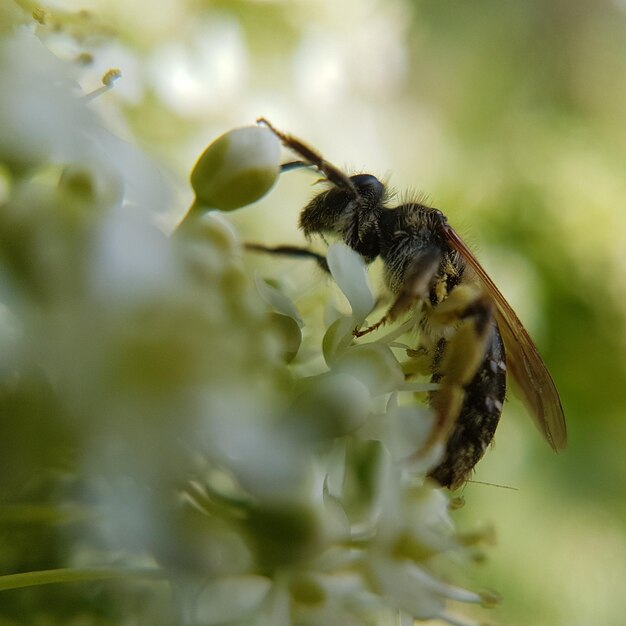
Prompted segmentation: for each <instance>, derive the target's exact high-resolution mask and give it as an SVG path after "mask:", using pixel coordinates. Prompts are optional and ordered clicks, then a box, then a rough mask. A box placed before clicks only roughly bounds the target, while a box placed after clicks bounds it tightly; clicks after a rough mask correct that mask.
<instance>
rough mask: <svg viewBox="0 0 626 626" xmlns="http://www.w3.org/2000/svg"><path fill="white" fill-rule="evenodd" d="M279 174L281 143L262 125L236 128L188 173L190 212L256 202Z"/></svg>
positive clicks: (220, 140) (210, 149)
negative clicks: (191, 195)
mask: <svg viewBox="0 0 626 626" xmlns="http://www.w3.org/2000/svg"><path fill="white" fill-rule="evenodd" d="M279 174H280V141H279V140H278V138H277V137H276V136H275V135H274V133H272V131H271V130H269V129H268V128H265V127H261V126H247V127H245V128H236V129H235V130H231V131H229V132H227V133H225V134H224V135H222V136H221V137H218V138H217V139H216V140H215V141H214V142H213V143H212V144H211V145H210V146H209V147H208V148H207V149H206V150H205V151H204V152H203V153H202V156H201V157H200V158H199V159H198V161H197V163H196V165H195V166H194V168H193V171H192V172H191V186H192V187H193V190H194V192H195V194H196V200H195V202H194V206H193V207H192V210H198V209H203V208H204V209H219V210H221V211H232V210H233V209H238V208H240V207H243V206H246V205H248V204H251V203H252V202H256V201H257V200H258V199H259V198H261V197H262V196H264V195H265V194H266V193H267V192H268V191H269V190H270V189H271V187H272V185H273V184H274V182H275V181H276V179H277V178H278V175H279Z"/></svg>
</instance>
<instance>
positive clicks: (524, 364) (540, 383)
mask: <svg viewBox="0 0 626 626" xmlns="http://www.w3.org/2000/svg"><path fill="white" fill-rule="evenodd" d="M444 236H445V238H446V240H447V242H448V243H449V244H450V246H451V247H452V248H453V249H454V250H456V251H457V252H458V253H459V254H461V255H462V256H463V258H464V259H465V261H466V262H467V264H468V265H469V266H470V267H471V268H472V269H473V270H474V272H475V273H476V274H477V276H478V278H479V279H480V281H481V282H482V283H483V285H484V286H485V288H486V290H487V292H488V293H489V295H490V296H491V297H492V298H493V300H494V302H495V304H496V318H497V322H498V327H499V329H500V333H501V335H502V339H503V341H504V346H505V349H506V362H507V371H508V372H509V373H510V374H511V376H512V378H513V380H514V382H515V383H516V391H517V392H518V395H519V396H520V398H521V399H522V401H523V402H524V404H525V405H526V408H527V409H528V411H529V412H530V414H531V416H532V417H533V419H534V421H535V423H536V424H537V426H538V427H539V430H541V432H542V433H543V434H544V436H545V438H546V439H547V441H548V443H549V444H550V445H551V446H552V448H554V450H562V449H564V448H565V445H566V443H567V429H566V426H565V416H564V415H563V407H562V406H561V400H560V398H559V392H558V391H557V390H556V386H555V385H554V381H553V380H552V376H550V372H548V369H547V367H546V365H545V363H544V362H543V360H542V358H541V356H539V352H537V348H536V347H535V344H534V343H533V340H532V339H531V338H530V335H529V334H528V332H527V331H526V329H525V328H524V326H523V325H522V322H521V321H520V319H519V318H518V317H517V315H516V314H515V311H513V309H512V308H511V305H510V304H509V303H508V302H507V301H506V299H505V298H504V296H503V295H502V294H501V293H500V290H499V289H498V288H497V287H496V286H495V284H494V282H493V281H492V280H491V278H489V276H488V274H487V272H485V270H484V269H483V268H482V266H481V265H480V263H479V262H478V260H477V259H476V257H475V256H474V255H473V254H472V252H471V251H470V250H469V248H468V247H467V246H466V245H465V243H464V242H463V240H462V239H461V238H460V237H459V235H458V234H457V233H456V232H455V231H454V229H452V228H451V227H450V226H446V227H445V228H444Z"/></svg>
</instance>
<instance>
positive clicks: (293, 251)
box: [244, 243, 330, 274]
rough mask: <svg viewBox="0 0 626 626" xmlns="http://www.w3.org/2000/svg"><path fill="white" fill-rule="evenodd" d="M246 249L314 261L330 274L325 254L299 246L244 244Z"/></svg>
mask: <svg viewBox="0 0 626 626" xmlns="http://www.w3.org/2000/svg"><path fill="white" fill-rule="evenodd" d="M244 247H245V249H246V250H250V251H252V252H264V253H267V254H275V255H278V256H290V257H294V258H301V259H313V260H314V261H315V262H316V263H317V265H318V266H319V267H320V268H321V269H323V270H324V271H325V272H326V273H327V274H330V269H329V268H328V262H327V261H326V257H325V256H324V255H323V254H318V253H317V252H313V250H309V249H308V248H301V247H299V246H264V245H263V244H259V243H246V244H244Z"/></svg>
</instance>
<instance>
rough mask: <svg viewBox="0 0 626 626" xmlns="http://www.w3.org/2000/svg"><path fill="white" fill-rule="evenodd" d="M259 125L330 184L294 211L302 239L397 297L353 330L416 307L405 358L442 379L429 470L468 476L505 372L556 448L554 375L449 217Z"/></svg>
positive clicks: (499, 402) (299, 251)
mask: <svg viewBox="0 0 626 626" xmlns="http://www.w3.org/2000/svg"><path fill="white" fill-rule="evenodd" d="M258 123H260V124H264V125H265V126H267V127H268V128H269V129H270V130H271V131H272V132H273V133H274V134H275V135H276V136H277V137H278V139H280V141H281V142H282V144H283V145H284V146H285V147H287V148H288V149H290V150H291V151H293V152H294V153H295V154H297V155H298V157H299V160H297V161H292V162H290V163H287V164H285V165H284V166H283V170H284V171H287V170H289V169H293V168H295V167H313V168H315V169H317V170H318V171H319V172H320V173H321V174H322V175H323V176H324V179H325V180H326V181H327V182H328V183H329V185H330V186H329V188H328V189H326V190H325V191H322V192H321V193H319V194H318V195H316V196H315V197H314V198H313V199H312V200H311V201H310V202H309V203H308V204H307V205H306V206H305V207H304V209H303V210H302V212H301V213H300V221H299V226H300V228H301V229H302V231H303V232H304V235H305V236H306V238H307V239H309V240H310V239H311V238H312V237H313V236H315V235H318V236H321V237H323V238H324V237H326V236H335V237H338V238H339V239H341V240H343V241H344V242H345V243H346V244H347V245H348V246H349V247H350V248H352V249H353V250H355V251H356V252H358V253H359V254H360V255H361V256H362V257H363V259H364V260H365V261H366V262H367V263H371V262H372V261H374V260H375V259H377V258H380V259H381V260H382V263H383V268H384V281H385V283H386V286H387V288H388V289H389V291H390V292H391V294H392V295H393V298H394V300H393V302H392V304H391V306H390V307H389V309H388V311H387V312H386V313H385V315H384V316H383V317H382V318H381V319H380V320H379V321H378V322H377V323H375V324H373V325H372V326H369V327H367V328H364V329H356V330H355V332H354V335H355V336H356V337H361V336H363V335H366V334H368V333H370V332H372V331H373V330H375V329H377V328H379V327H380V326H382V325H383V324H386V323H388V322H391V321H394V320H395V319H397V318H398V317H399V316H401V315H402V314H406V313H409V312H410V311H413V310H416V309H417V308H418V307H421V312H422V315H421V317H420V318H419V322H418V323H419V326H420V329H421V332H420V339H419V342H420V343H419V345H418V346H417V348H416V349H415V350H412V351H411V356H413V357H415V360H416V363H419V362H420V361H421V362H423V363H424V364H425V367H424V369H425V370H426V371H427V372H429V373H430V376H431V381H432V382H434V383H438V386H437V389H436V390H435V391H432V392H430V393H429V404H430V406H431V408H432V409H433V411H434V415H435V426H434V428H433V429H432V433H431V435H430V437H429V441H428V442H427V444H426V447H429V446H432V445H433V444H434V443H436V442H437V441H441V442H444V443H445V451H444V454H443V458H442V459H441V461H440V462H439V463H438V465H437V466H436V467H434V468H433V469H432V470H431V471H430V473H429V476H430V477H431V478H432V479H434V480H435V481H437V482H438V483H439V484H440V485H441V486H443V487H449V488H451V489H456V488H458V487H460V486H462V485H463V484H464V483H465V482H466V481H467V480H468V477H469V476H470V474H471V472H472V470H473V468H474V466H475V465H476V463H478V461H479V460H480V459H481V458H482V456H483V454H484V453H485V450H486V448H487V446H488V445H489V444H490V443H491V441H492V440H493V437H494V434H495V431H496V427H497V425H498V422H499V420H500V415H501V413H502V408H503V403H504V399H505V395H506V386H507V376H508V377H509V379H510V380H511V381H512V382H513V385H514V387H515V388H516V391H517V392H518V395H519V396H520V398H521V400H522V401H523V403H524V404H525V406H526V408H527V410H528V413H529V414H530V415H531V416H532V418H533V419H534V421H535V423H536V425H537V426H538V427H539V430H540V431H541V432H542V434H543V435H544V437H545V439H546V440H547V442H548V443H549V444H550V446H551V447H552V448H553V449H554V450H555V451H558V450H562V449H563V448H564V447H565V445H566V441H567V431H566V425H565V417H564V415H563V408H562V406H561V401H560V399H559V394H558V391H557V389H556V386H555V384H554V381H553V380H552V377H551V376H550V373H549V372H548V369H547V368H546V365H545V364H544V362H543V360H542V358H541V356H540V355H539V352H538V351H537V348H536V347H535V344H534V343H533V341H532V339H531V338H530V336H529V334H528V332H527V331H526V329H525V328H524V326H523V325H522V323H521V321H520V320H519V318H518V317H517V315H516V314H515V312H514V311H513V309H512V308H511V306H510V305H509V303H508V302H507V301H506V299H505V298H504V296H503V295H502V293H501V292H500V290H499V289H498V288H497V287H496V285H495V284H494V282H493V281H492V280H491V278H490V277H489V275H488V274H487V273H486V272H485V270H484V269H483V267H482V266H481V265H480V263H479V262H478V260H477V259H476V257H475V256H474V254H473V253H472V252H471V251H470V249H469V248H468V247H467V245H466V244H465V242H464V241H463V240H462V239H461V237H460V236H459V235H458V233H457V232H456V231H455V230H454V229H453V228H452V227H451V226H450V225H449V223H448V220H447V218H446V216H445V215H444V214H443V213H442V212H441V211H440V210H438V209H435V208H432V207H429V206H426V205H425V204H422V203H421V202H406V203H404V204H401V205H400V206H396V207H390V206H388V204H387V196H388V194H387V190H386V188H385V185H384V184H383V183H382V182H381V181H380V180H378V178H376V177H375V176H373V175H371V174H356V175H352V176H349V175H347V174H345V173H344V172H343V171H341V170H340V169H339V168H337V167H336V166H334V165H333V164H331V163H329V162H328V161H326V160H325V159H324V158H323V157H322V156H321V154H319V153H318V152H317V151H315V150H314V149H312V148H310V147H309V146H308V145H306V144H305V143H304V142H302V141H300V140H299V139H297V138H295V137H293V136H290V135H288V134H285V133H282V132H281V131H279V130H277V129H276V128H274V127H273V126H272V125H271V124H270V123H269V122H268V121H267V120H265V119H264V118H260V119H259V120H258ZM248 247H249V248H250V249H253V250H258V251H265V252H270V253H274V254H283V255H289V256H301V257H310V258H313V259H314V260H315V261H317V263H318V264H319V265H320V266H321V267H322V268H323V269H324V270H326V271H328V266H327V265H326V261H325V258H324V257H323V255H320V254H317V253H316V252H313V251H311V250H309V249H308V248H299V247H295V246H279V247H276V248H269V247H265V246H261V245H256V244H250V245H249V246H248Z"/></svg>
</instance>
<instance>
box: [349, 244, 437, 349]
mask: <svg viewBox="0 0 626 626" xmlns="http://www.w3.org/2000/svg"><path fill="white" fill-rule="evenodd" d="M440 261H441V252H440V250H438V249H437V248H430V249H428V250H427V251H425V252H424V253H423V254H421V255H419V256H418V257H417V258H416V259H415V260H414V261H413V262H412V263H411V265H410V266H409V268H408V269H407V270H406V272H405V274H404V280H403V282H402V288H401V290H400V293H398V295H397V296H396V299H395V300H394V301H393V303H392V304H391V306H390V307H389V309H388V310H387V312H386V313H385V314H384V315H383V316H382V318H381V319H380V320H378V322H376V323H375V324H372V325H371V326H368V327H367V328H364V329H363V330H358V329H357V330H355V331H354V336H355V337H363V335H367V334H368V333H371V332H372V331H374V330H376V329H377V328H380V327H381V326H383V325H384V324H387V323H388V322H393V321H394V320H395V319H397V318H398V316H399V315H401V314H402V313H405V312H406V311H408V309H410V308H411V307H412V306H413V305H414V304H415V303H416V302H419V301H420V300H424V299H425V298H426V297H427V296H428V290H429V287H430V284H431V282H432V280H433V278H434V277H435V274H436V273H437V269H438V268H439V263H440Z"/></svg>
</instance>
